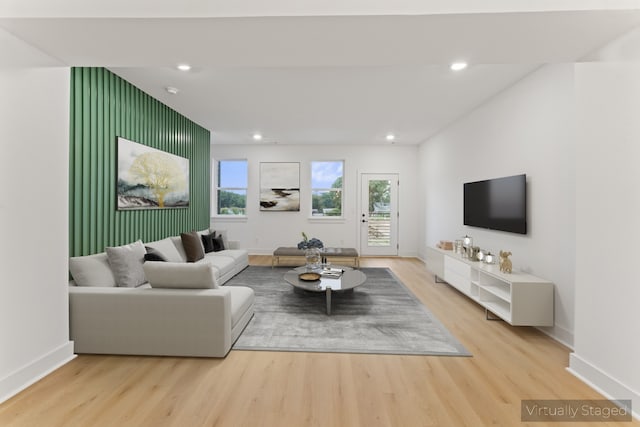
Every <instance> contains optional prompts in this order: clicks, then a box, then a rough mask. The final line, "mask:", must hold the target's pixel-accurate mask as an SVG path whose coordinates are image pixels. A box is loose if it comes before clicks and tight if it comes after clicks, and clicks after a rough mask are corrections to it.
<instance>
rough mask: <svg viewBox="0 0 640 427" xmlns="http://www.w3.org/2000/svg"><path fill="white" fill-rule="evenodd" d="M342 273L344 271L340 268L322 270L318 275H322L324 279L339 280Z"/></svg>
mask: <svg viewBox="0 0 640 427" xmlns="http://www.w3.org/2000/svg"><path fill="white" fill-rule="evenodd" d="M342 273H344V270H342V269H341V268H329V267H326V268H323V269H322V271H321V272H320V274H321V275H322V277H326V278H328V279H339V278H340V276H342Z"/></svg>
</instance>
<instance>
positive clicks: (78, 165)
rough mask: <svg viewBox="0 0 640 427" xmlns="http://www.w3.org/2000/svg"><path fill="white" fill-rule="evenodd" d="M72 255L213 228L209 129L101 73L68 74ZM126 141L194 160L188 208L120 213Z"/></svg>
mask: <svg viewBox="0 0 640 427" xmlns="http://www.w3.org/2000/svg"><path fill="white" fill-rule="evenodd" d="M70 100H71V105H70V118H71V123H70V138H69V145H70V148H69V153H70V156H69V159H70V160H69V168H70V169H69V193H70V197H69V204H70V206H69V233H70V236H69V252H70V255H71V256H80V255H89V254H92V253H97V252H102V251H103V250H104V248H105V247H106V246H117V245H122V244H126V243H130V242H132V241H135V240H137V239H142V240H143V241H152V240H157V239H161V238H164V237H166V236H169V235H176V234H179V233H180V232H182V231H185V230H192V229H198V230H199V229H203V228H207V227H208V226H209V198H210V195H209V191H210V179H209V175H210V171H209V165H210V160H209V156H210V148H209V140H210V134H209V131H208V130H206V129H204V128H202V127H201V126H199V125H197V124H196V123H194V122H192V121H190V120H189V119H187V118H186V117H184V116H182V115H180V114H178V113H177V112H176V111H174V110H172V109H171V108H169V107H167V106H166V105H164V104H162V103H161V102H159V101H158V100H156V99H154V98H152V97H150V96H149V95H147V94H146V93H144V92H142V91H141V90H139V89H138V88H136V87H134V86H133V85H131V84H130V83H128V82H126V81H125V80H123V79H121V78H120V77H118V76H116V75H115V74H113V73H111V72H110V71H108V70H106V69H104V68H90V67H82V68H72V69H71V97H70ZM117 136H121V137H124V138H127V139H130V140H133V141H135V142H138V143H141V144H144V145H148V146H150V147H153V148H158V149H160V150H163V151H167V152H169V153H172V154H176V155H178V156H181V157H186V158H188V159H189V166H190V167H189V169H190V170H189V189H190V191H189V192H190V205H189V208H186V209H156V210H139V211H117V210H116V194H115V192H116V179H117V150H116V143H117V142H116V138H117Z"/></svg>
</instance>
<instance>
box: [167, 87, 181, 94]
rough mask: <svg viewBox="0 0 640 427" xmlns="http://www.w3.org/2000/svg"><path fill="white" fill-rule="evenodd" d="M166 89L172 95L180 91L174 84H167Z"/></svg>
mask: <svg viewBox="0 0 640 427" xmlns="http://www.w3.org/2000/svg"><path fill="white" fill-rule="evenodd" d="M164 90H166V91H167V92H169V93H170V94H171V95H175V94H176V93H178V92H180V90H178V88H177V87H173V86H167V87H165V88H164Z"/></svg>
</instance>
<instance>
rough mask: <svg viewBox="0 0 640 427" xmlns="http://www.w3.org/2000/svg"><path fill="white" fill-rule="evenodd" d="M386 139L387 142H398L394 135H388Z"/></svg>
mask: <svg viewBox="0 0 640 427" xmlns="http://www.w3.org/2000/svg"><path fill="white" fill-rule="evenodd" d="M385 138H387V141H395V140H396V136H395V135H394V134H392V133H388V134H387V136H386V137H385Z"/></svg>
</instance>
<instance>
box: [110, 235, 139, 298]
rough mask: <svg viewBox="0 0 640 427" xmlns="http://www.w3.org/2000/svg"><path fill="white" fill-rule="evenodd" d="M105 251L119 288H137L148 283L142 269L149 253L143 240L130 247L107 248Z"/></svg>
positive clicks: (129, 245) (131, 244)
mask: <svg viewBox="0 0 640 427" xmlns="http://www.w3.org/2000/svg"><path fill="white" fill-rule="evenodd" d="M105 250H106V252H107V257H108V258H109V265H110V266H111V270H112V271H113V275H114V276H115V278H116V284H117V285H118V286H122V287H127V288H135V287H136V286H140V285H141V284H143V283H144V282H146V281H147V280H146V279H145V276H144V270H143V269H142V264H143V263H144V255H145V254H146V253H147V251H146V250H145V248H144V245H143V244H142V240H138V241H137V242H133V243H130V244H128V245H123V246H114V247H107V248H106V249H105Z"/></svg>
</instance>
